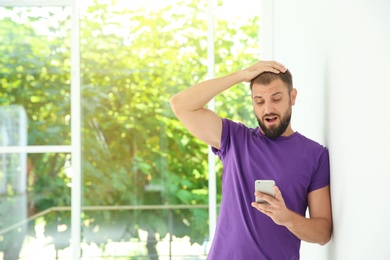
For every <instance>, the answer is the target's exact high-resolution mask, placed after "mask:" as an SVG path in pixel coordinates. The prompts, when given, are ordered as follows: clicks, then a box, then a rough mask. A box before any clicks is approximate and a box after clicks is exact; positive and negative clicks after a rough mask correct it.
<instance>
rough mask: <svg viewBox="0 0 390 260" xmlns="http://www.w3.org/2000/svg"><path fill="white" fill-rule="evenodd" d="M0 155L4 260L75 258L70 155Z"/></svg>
mask: <svg viewBox="0 0 390 260" xmlns="http://www.w3.org/2000/svg"><path fill="white" fill-rule="evenodd" d="M0 156H1V159H0V184H1V187H0V219H1V222H0V258H1V257H2V259H5V260H6V259H55V257H56V256H58V257H59V258H58V259H61V257H69V256H71V252H70V250H69V241H70V185H71V183H70V180H71V173H70V172H69V166H70V155H69V154H28V155H27V154H26V153H15V154H0ZM21 169H22V170H21Z"/></svg>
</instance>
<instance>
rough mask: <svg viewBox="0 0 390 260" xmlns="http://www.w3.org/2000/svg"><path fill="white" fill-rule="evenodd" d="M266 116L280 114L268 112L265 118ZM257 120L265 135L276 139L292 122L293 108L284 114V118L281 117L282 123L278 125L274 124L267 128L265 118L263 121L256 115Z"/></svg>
mask: <svg viewBox="0 0 390 260" xmlns="http://www.w3.org/2000/svg"><path fill="white" fill-rule="evenodd" d="M266 116H278V115H277V114H274V113H271V114H266V115H264V116H263V118H265V117H266ZM256 118H257V122H258V124H259V126H260V128H261V130H263V132H264V134H265V136H267V137H268V138H270V139H275V138H278V137H279V136H281V135H282V134H283V133H284V132H285V131H286V129H287V127H288V125H289V124H290V121H291V108H290V109H289V110H288V111H287V112H286V113H285V114H284V116H283V118H281V120H280V123H279V124H278V125H272V126H269V127H268V128H267V126H266V125H265V124H264V123H263V122H264V120H265V119H264V120H263V121H262V120H261V119H260V118H259V117H258V116H256Z"/></svg>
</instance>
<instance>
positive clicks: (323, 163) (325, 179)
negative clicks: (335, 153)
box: [308, 148, 330, 192]
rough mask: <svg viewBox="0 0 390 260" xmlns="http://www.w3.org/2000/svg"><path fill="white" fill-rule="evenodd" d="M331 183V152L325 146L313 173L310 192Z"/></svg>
mask: <svg viewBox="0 0 390 260" xmlns="http://www.w3.org/2000/svg"><path fill="white" fill-rule="evenodd" d="M329 184H330V167H329V152H328V149H326V148H324V149H323V152H322V154H321V156H320V158H319V161H318V167H317V169H316V171H315V172H314V174H313V177H312V180H311V183H310V186H309V189H308V192H312V191H314V190H318V189H321V188H323V187H325V186H327V185H329Z"/></svg>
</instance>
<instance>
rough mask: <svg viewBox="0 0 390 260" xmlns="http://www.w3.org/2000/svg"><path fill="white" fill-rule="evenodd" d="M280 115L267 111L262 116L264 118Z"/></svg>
mask: <svg viewBox="0 0 390 260" xmlns="http://www.w3.org/2000/svg"><path fill="white" fill-rule="evenodd" d="M275 116H276V117H280V115H279V114H276V113H269V114H265V115H264V116H263V119H265V118H266V117H275Z"/></svg>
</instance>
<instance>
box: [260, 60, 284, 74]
mask: <svg viewBox="0 0 390 260" xmlns="http://www.w3.org/2000/svg"><path fill="white" fill-rule="evenodd" d="M258 63H261V64H264V65H265V68H268V70H267V71H269V72H273V73H280V72H283V73H284V72H286V71H287V68H286V67H285V66H284V65H283V64H281V63H279V62H276V61H259V62H258Z"/></svg>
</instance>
